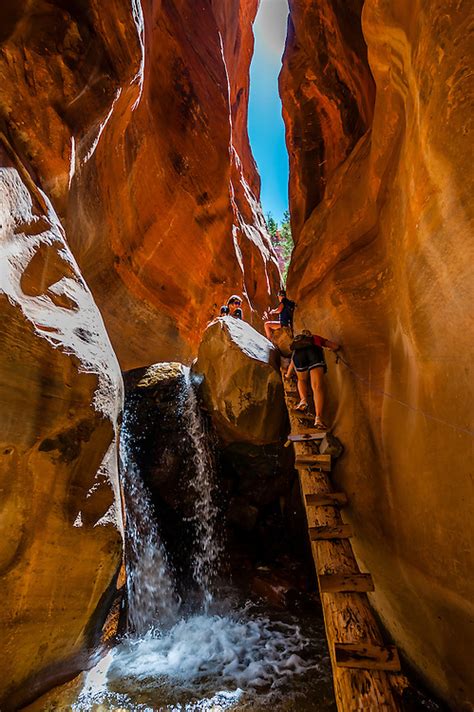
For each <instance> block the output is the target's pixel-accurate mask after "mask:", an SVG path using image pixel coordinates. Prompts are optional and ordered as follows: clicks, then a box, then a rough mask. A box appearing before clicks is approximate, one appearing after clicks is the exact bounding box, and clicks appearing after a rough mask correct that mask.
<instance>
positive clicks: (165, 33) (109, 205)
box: [0, 0, 280, 710]
mask: <svg viewBox="0 0 474 712" xmlns="http://www.w3.org/2000/svg"><path fill="white" fill-rule="evenodd" d="M256 4H257V0H252V1H251V2H247V3H242V2H238V0H228V1H227V2H223V3H216V4H215V5H216V7H215V11H214V9H213V7H212V5H211V4H210V3H209V2H207V1H204V0H166V1H164V0H163V2H159V1H158V0H154V1H152V0H143V3H142V5H140V2H139V0H110V2H107V8H106V12H104V3H102V2H99V1H98V0H85V2H80V3H76V2H74V3H64V2H60V1H59V0H57V1H56V0H54V1H52V2H46V0H38V1H37V2H34V3H27V2H24V1H23V0H17V1H16V2H13V1H12V0H5V1H4V2H2V3H1V7H0V147H1V155H0V159H1V162H0V171H1V174H0V179H1V187H0V191H1V192H0V217H1V219H0V230H1V233H0V247H1V250H2V263H1V272H0V309H1V317H2V318H1V326H0V331H1V340H2V349H1V352H0V393H1V396H0V420H1V433H2V435H1V438H2V444H1V449H0V488H1V497H0V508H1V527H2V529H1V532H0V576H1V590H2V613H1V616H0V617H1V628H2V634H3V637H2V641H3V648H4V651H3V652H4V661H5V662H4V667H3V671H2V672H3V674H2V676H1V682H0V706H1V707H2V709H6V710H7V709H9V708H10V707H12V708H13V707H17V706H19V705H21V704H23V703H25V702H26V701H27V700H28V699H30V698H33V697H34V696H35V695H38V694H40V692H42V691H43V690H45V689H47V688H48V687H50V686H52V685H54V684H55V683H57V682H59V681H61V680H62V679H64V678H65V677H67V676H70V675H73V674H74V673H75V672H76V671H77V670H79V669H83V667H84V666H85V664H86V661H87V655H88V653H89V651H90V650H91V649H92V648H93V647H94V646H95V644H96V643H97V640H98V638H99V637H100V635H101V629H102V626H103V622H104V619H105V617H106V615H107V612H108V609H109V607H110V603H111V600H112V599H113V597H114V593H115V590H116V576H117V572H118V567H119V566H120V562H121V556H122V540H121V534H120V529H121V526H122V524H121V505H120V491H119V482H118V476H117V457H116V447H115V445H116V443H115V431H116V427H117V416H118V412H119V410H120V407H121V399H122V395H121V386H122V381H121V375H120V370H119V365H118V363H117V360H116V357H115V354H114V350H115V352H116V354H117V356H118V360H119V362H120V366H121V367H122V369H128V368H131V367H134V366H142V365H148V364H149V363H152V362H155V361H158V360H160V359H169V358H173V359H176V358H181V359H183V360H185V359H188V358H189V357H190V355H194V353H195V352H196V351H197V344H198V342H199V339H200V336H201V332H202V330H203V328H204V326H205V324H206V322H207V321H208V320H209V319H210V318H211V317H212V315H213V313H214V312H215V306H217V307H218V306H220V304H221V303H222V302H223V301H224V299H225V298H226V297H227V296H229V294H230V293H232V292H241V291H243V292H244V294H245V295H246V296H247V298H248V300H249V301H250V302H251V304H252V305H253V306H254V307H255V308H258V309H259V310H262V309H263V308H264V307H266V306H267V304H268V300H269V296H270V292H271V291H273V292H274V291H275V289H276V288H277V286H278V284H279V280H280V277H279V273H278V268H277V265H276V259H275V257H274V255H273V253H272V251H271V248H270V243H269V238H268V236H267V233H266V230H265V227H264V223H263V218H262V213H261V208H260V206H259V203H258V193H259V185H258V176H257V174H256V170H255V166H254V163H253V159H252V156H251V153H250V149H249V145H248V138H247V133H246V112H247V98H248V69H249V62H250V55H251V51H252V34H251V23H252V20H253V17H254V15H255V12H256ZM97 307H99V309H100V313H99V309H98V308H97ZM101 315H102V316H101ZM246 315H247V316H248V317H249V316H251V314H250V310H249V307H248V306H247V314H246ZM102 317H103V319H104V322H105V328H104V322H103V321H102ZM254 318H255V320H256V323H259V324H261V321H260V318H259V316H258V315H254ZM109 337H110V341H111V342H112V346H113V348H112V346H111V343H110V341H109ZM113 349H114V350H113Z"/></svg>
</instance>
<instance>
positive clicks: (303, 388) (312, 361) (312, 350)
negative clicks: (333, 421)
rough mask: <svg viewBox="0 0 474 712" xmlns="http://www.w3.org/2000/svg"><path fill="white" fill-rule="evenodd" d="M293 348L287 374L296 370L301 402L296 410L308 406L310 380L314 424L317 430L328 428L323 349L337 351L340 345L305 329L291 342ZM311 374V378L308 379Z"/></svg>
mask: <svg viewBox="0 0 474 712" xmlns="http://www.w3.org/2000/svg"><path fill="white" fill-rule="evenodd" d="M290 348H291V350H292V355H291V362H290V365H289V367H288V370H287V372H286V374H285V378H290V376H291V374H292V372H293V369H295V370H296V376H297V379H298V381H297V385H298V393H299V396H300V402H299V403H298V405H297V406H296V408H295V410H306V408H307V407H308V380H309V381H310V383H311V390H312V391H313V398H314V407H315V411H316V418H315V421H314V426H315V428H316V429H317V430H328V426H327V425H326V424H325V423H324V421H323V408H324V380H323V379H324V374H325V373H326V371H327V367H326V361H325V359H324V352H323V349H330V350H331V351H337V350H338V349H339V348H340V346H339V345H338V344H336V343H334V341H329V339H325V338H324V337H322V336H318V335H316V334H312V333H311V332H310V331H308V330H306V329H305V330H303V331H302V332H301V334H297V335H296V336H295V338H294V339H293V341H292V342H291V344H290ZM308 374H309V379H308Z"/></svg>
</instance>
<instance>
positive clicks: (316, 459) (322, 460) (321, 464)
mask: <svg viewBox="0 0 474 712" xmlns="http://www.w3.org/2000/svg"><path fill="white" fill-rule="evenodd" d="M305 465H306V466H308V467H310V466H312V467H318V468H319V469H321V470H325V471H326V472H330V471H331V455H298V457H297V458H296V460H295V467H302V466H305Z"/></svg>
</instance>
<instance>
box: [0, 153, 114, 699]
mask: <svg viewBox="0 0 474 712" xmlns="http://www.w3.org/2000/svg"><path fill="white" fill-rule="evenodd" d="M0 195H1V196H2V202H1V205H0V226H1V227H0V252H1V266H2V269H1V273H0V309H1V317H2V318H1V324H2V326H1V332H2V333H1V340H2V350H1V354H0V401H1V408H0V423H1V428H0V431H1V445H0V452H1V467H0V489H1V492H2V495H1V501H0V511H1V517H0V521H1V525H0V579H1V589H2V607H1V612H0V629H1V631H2V642H3V663H2V666H3V672H2V677H1V683H0V705H1V708H2V709H4V710H9V709H18V708H19V707H20V706H22V705H23V704H24V703H26V702H28V701H30V700H31V699H34V698H35V696H37V695H38V694H40V693H41V692H42V691H44V689H47V688H48V687H49V686H51V684H52V683H54V681H58V680H61V679H64V678H65V677H67V676H68V675H71V674H74V672H77V671H79V670H81V669H83V668H84V666H85V664H86V657H87V653H88V652H89V651H90V650H92V649H93V648H94V646H95V645H96V644H97V643H98V642H99V639H100V637H101V631H102V627H103V625H104V622H105V619H106V616H107V613H108V611H109V608H110V606H111V603H112V601H113V599H114V595H115V592H116V581H117V575H118V570H119V567H120V564H121V560H122V516H121V500H120V489H119V481H118V473H117V457H116V437H115V430H116V421H117V414H118V411H119V409H120V407H121V400H122V395H121V394H122V379H121V375H120V370H119V367H118V363H117V361H116V359H115V356H114V353H113V351H112V348H111V346H110V342H109V340H108V337H107V334H106V332H105V329H104V325H103V322H102V319H101V316H100V314H99V311H98V309H97V307H96V306H95V304H94V302H93V299H92V296H91V294H90V292H89V290H88V289H87V287H86V285H85V284H84V281H83V279H82V277H81V276H80V273H79V271H78V268H77V264H76V263H75V261H74V259H73V257H72V255H71V253H70V251H69V249H68V247H67V245H66V243H65V240H64V233H63V230H62V227H61V225H60V222H59V220H58V218H57V216H56V214H55V212H54V210H53V208H52V206H51V204H50V202H49V201H48V199H47V197H46V195H45V194H44V193H43V192H42V191H41V190H39V189H38V188H36V187H35V186H34V184H33V183H32V181H31V179H30V178H29V176H28V174H27V172H26V171H25V170H24V168H23V166H21V164H19V163H16V162H15V161H12V159H11V157H10V156H9V155H8V153H7V152H6V151H5V149H4V148H2V149H1V150H0Z"/></svg>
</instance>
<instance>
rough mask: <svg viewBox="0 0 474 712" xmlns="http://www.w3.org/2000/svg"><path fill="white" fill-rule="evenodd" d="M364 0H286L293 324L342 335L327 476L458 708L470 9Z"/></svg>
mask: <svg viewBox="0 0 474 712" xmlns="http://www.w3.org/2000/svg"><path fill="white" fill-rule="evenodd" d="M361 8H362V3H361V2H358V1H353V2H348V3H344V4H342V3H338V2H331V3H329V2H323V3H312V2H310V1H309V0H306V1H303V2H296V1H295V2H290V10H291V16H292V20H291V23H290V37H289V43H288V46H287V50H286V53H285V59H284V69H283V74H282V78H281V84H280V86H281V91H282V97H283V104H284V116H285V121H286V124H287V131H288V135H287V140H288V145H289V148H290V207H291V214H292V227H293V236H294V238H295V241H296V247H295V250H294V253H293V257H292V263H291V267H290V270H289V276H288V290H289V291H290V292H291V294H292V295H293V297H294V299H296V300H297V302H298V306H299V309H298V311H297V313H296V327H297V328H302V327H304V328H308V329H310V330H311V331H313V332H314V333H319V334H322V335H324V336H327V337H329V338H331V339H334V340H335V341H336V342H338V343H341V342H342V344H343V347H344V353H343V356H344V359H345V361H346V364H344V363H342V362H340V363H339V364H338V365H337V366H336V365H335V363H334V361H333V360H332V358H330V359H328V361H329V374H328V376H329V377H328V384H329V385H330V397H329V399H328V405H329V408H330V409H331V408H332V413H331V416H333V417H332V418H330V419H332V420H333V421H334V423H335V425H336V428H337V435H338V436H339V437H340V439H341V440H342V442H344V443H345V444H346V445H347V452H346V454H345V455H344V458H343V459H342V460H341V462H340V464H338V466H337V473H336V475H335V477H336V480H337V483H338V485H339V486H340V487H342V488H343V489H344V490H345V491H346V492H347V494H348V495H349V498H350V502H351V506H350V508H349V509H348V510H347V513H348V517H349V518H350V520H351V522H352V524H353V526H354V529H355V531H356V532H357V535H356V537H355V538H354V540H353V542H354V547H355V549H356V552H357V554H358V555H359V556H360V558H361V560H363V561H364V563H365V565H366V566H367V567H368V569H369V570H370V571H371V573H372V575H373V577H374V580H375V581H376V590H375V593H374V594H372V595H371V600H372V601H373V603H374V604H375V607H376V609H377V611H378V613H379V615H380V616H381V618H382V620H383V622H384V624H385V625H386V626H387V628H388V630H389V631H390V632H391V634H392V635H393V637H394V638H395V641H396V643H397V644H398V646H399V648H400V649H401V651H402V652H403V653H404V654H405V656H406V657H407V658H408V660H409V661H410V662H411V663H412V664H413V665H414V666H415V667H416V668H417V669H418V670H419V672H420V673H421V674H422V675H423V677H424V678H425V680H426V681H427V682H428V683H429V684H430V685H431V686H432V687H434V688H435V689H436V690H438V692H439V693H440V694H442V695H443V696H444V698H445V699H447V700H448V701H449V702H450V703H451V704H452V705H454V706H455V707H458V706H462V705H463V704H467V701H470V703H471V704H472V702H473V699H474V690H473V687H472V674H471V671H470V664H469V659H470V652H469V651H470V650H471V649H472V646H473V643H474V630H473V628H472V615H471V614H470V611H471V609H472V605H471V602H472V600H473V597H474V592H473V589H472V579H471V580H469V579H468V578H466V577H465V574H464V572H465V571H468V570H471V569H472V567H473V561H472V549H471V548H470V547H469V546H466V541H467V540H468V539H469V536H470V533H472V516H471V513H470V504H469V503H470V502H471V501H472V490H471V482H470V476H469V474H468V467H469V465H468V463H469V460H470V452H471V447H472V433H470V432H469V431H470V430H472V426H471V425H470V412H469V408H470V406H469V402H470V400H469V396H468V394H469V393H472V378H471V367H470V365H469V363H468V353H469V352H470V350H471V347H472V345H471V343H470V342H471V336H470V334H471V333H472V315H471V314H472V309H471V304H472V297H473V295H472V288H471V287H472V276H471V274H470V270H471V267H470V265H471V264H472V249H471V248H470V247H469V245H470V244H471V240H470V237H469V236H470V233H471V231H472V213H471V211H470V210H469V209H468V207H467V206H468V204H469V202H470V197H471V195H472V184H471V182H470V179H469V178H468V176H470V175H471V164H470V163H469V159H468V150H467V140H468V139H467V134H468V131H469V127H470V124H471V121H472V114H471V112H469V111H468V108H467V97H468V95H469V92H470V88H469V86H468V84H469V81H470V80H468V59H467V58H468V56H469V51H468V48H467V43H468V34H467V27H468V23H469V14H470V11H469V9H468V6H467V5H465V4H464V5H463V4H459V3H448V4H447V5H443V7H441V6H440V5H439V4H437V3H427V2H424V3H421V4H418V5H417V6H416V9H415V8H414V7H413V5H412V4H410V3H406V2H401V3H400V2H391V1H389V0H387V1H384V2H381V1H380V0H366V2H365V3H364V4H363V12H362V17H361V13H360V11H361ZM351 17H352V20H351V21H350V18H351ZM365 43H366V44H367V46H368V50H367V49H366V47H365ZM349 74H350V76H349ZM374 90H375V104H373V101H372V97H373V95H374ZM447 136H449V141H447V140H446V137H447ZM471 538H472V535H471Z"/></svg>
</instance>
